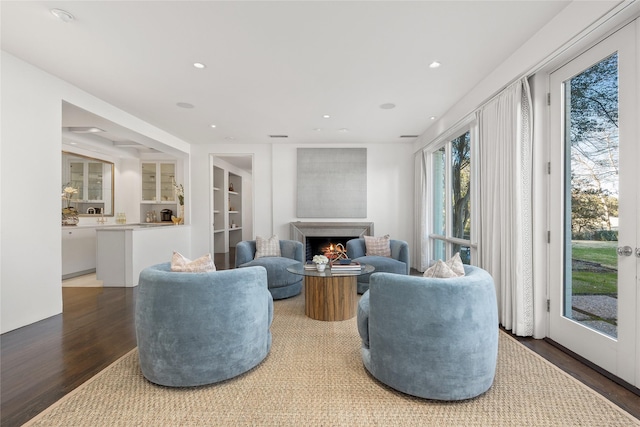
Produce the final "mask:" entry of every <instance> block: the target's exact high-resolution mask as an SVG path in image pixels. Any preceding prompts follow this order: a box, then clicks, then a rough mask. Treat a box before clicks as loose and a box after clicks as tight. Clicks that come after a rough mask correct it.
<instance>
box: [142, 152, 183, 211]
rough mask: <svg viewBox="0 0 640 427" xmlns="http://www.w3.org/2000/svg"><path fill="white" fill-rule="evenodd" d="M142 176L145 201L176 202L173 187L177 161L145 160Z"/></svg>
mask: <svg viewBox="0 0 640 427" xmlns="http://www.w3.org/2000/svg"><path fill="white" fill-rule="evenodd" d="M141 176H142V201H143V202H151V203H158V202H160V203H164V202H169V203H175V202H176V194H175V189H174V187H173V183H174V182H175V177H176V164H175V163H169V162H143V163H142V173H141Z"/></svg>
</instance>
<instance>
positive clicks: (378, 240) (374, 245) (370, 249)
mask: <svg viewBox="0 0 640 427" xmlns="http://www.w3.org/2000/svg"><path fill="white" fill-rule="evenodd" d="M364 245H365V248H366V254H367V255H368V256H369V255H377V256H386V257H390V256H391V240H389V235H388V234H387V235H385V236H383V237H372V236H364Z"/></svg>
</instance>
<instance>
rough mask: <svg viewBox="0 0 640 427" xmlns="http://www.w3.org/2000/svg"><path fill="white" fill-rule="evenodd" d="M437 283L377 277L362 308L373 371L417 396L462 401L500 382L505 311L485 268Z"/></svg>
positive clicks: (365, 353) (367, 360)
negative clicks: (501, 328) (498, 367)
mask: <svg viewBox="0 0 640 427" xmlns="http://www.w3.org/2000/svg"><path fill="white" fill-rule="evenodd" d="M465 272H466V275H465V276H463V277H457V278H452V279H434V278H425V277H416V276H401V275H397V274H389V273H373V274H372V275H371V281H370V288H369V291H368V292H366V293H365V294H364V295H363V296H362V297H361V298H360V302H359V304H358V332H359V333H360V337H361V338H362V351H361V352H362V361H363V363H364V366H365V368H366V369H367V370H368V371H369V372H370V373H371V375H373V376H374V377H375V378H377V379H378V380H379V381H381V382H382V383H384V384H386V385H388V386H390V387H392V388H394V389H396V390H399V391H401V392H403V393H407V394H410V395H413V396H418V397H422V398H426V399H435V400H462V399H469V398H472V397H475V396H478V395H480V394H482V393H484V392H485V391H487V390H488V389H489V388H490V387H491V385H492V384H493V379H494V376H495V372H496V363H497V355H498V309H497V303H496V291H495V286H494V284H493V278H492V277H491V276H490V275H489V273H487V272H486V271H484V270H482V269H480V268H478V267H470V266H465Z"/></svg>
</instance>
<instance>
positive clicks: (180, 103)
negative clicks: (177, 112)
mask: <svg viewBox="0 0 640 427" xmlns="http://www.w3.org/2000/svg"><path fill="white" fill-rule="evenodd" d="M176 105H177V106H178V107H180V108H193V104H189V103H188V102H178V103H176Z"/></svg>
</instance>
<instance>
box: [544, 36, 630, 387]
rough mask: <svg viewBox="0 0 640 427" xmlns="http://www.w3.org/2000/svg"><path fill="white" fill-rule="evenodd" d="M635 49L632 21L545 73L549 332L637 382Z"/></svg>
mask: <svg viewBox="0 0 640 427" xmlns="http://www.w3.org/2000/svg"><path fill="white" fill-rule="evenodd" d="M635 56H636V54H635V42H634V24H631V25H629V26H627V27H626V28H624V29H622V30H620V31H618V32H617V33H616V34H614V35H612V36H610V37H608V38H607V39H606V40H604V41H602V42H601V43H599V44H598V45H596V46H595V47H593V48H591V49H590V50H589V51H587V52H585V53H584V54H582V55H580V56H579V57H577V58H575V59H573V60H572V61H571V62H569V63H567V64H565V65H564V66H563V67H561V68H560V69H558V70H557V71H555V72H554V73H552V74H551V76H550V91H551V108H550V111H551V153H552V156H551V168H550V169H551V178H550V179H551V183H552V185H551V196H552V200H551V202H550V206H551V215H550V218H552V219H551V221H550V224H551V225H552V226H551V227H550V228H551V240H550V242H551V245H550V253H551V260H550V266H551V272H550V273H551V276H550V294H549V336H550V338H552V339H553V340H555V341H557V342H558V343H560V344H562V345H563V346H565V347H567V348H568V349H570V350H572V351H574V352H576V353H577V354H579V355H581V356H583V357H585V358H586V359H588V360H590V361H592V362H593V363H595V364H596V365H598V366H600V367H602V368H604V369H605V370H607V371H609V372H611V373H613V374H614V375H616V376H618V377H620V378H622V379H624V380H626V381H628V382H630V383H632V384H635V385H638V383H637V375H638V374H637V371H638V360H637V357H636V354H637V352H636V341H637V333H638V330H637V328H638V326H637V324H638V317H637V314H636V312H637V310H636V309H637V306H638V292H637V270H638V265H639V264H640V263H639V262H638V260H640V258H636V256H635V254H634V252H635V251H636V249H635V248H638V247H640V245H639V244H638V223H637V218H638V214H639V210H638V205H637V203H638V202H637V199H638V195H639V194H638V193H639V190H638V187H639V186H638V185H637V183H638V182H639V180H640V174H639V173H638V164H639V163H638V160H639V159H638V153H639V152H640V150H638V148H637V137H636V135H637V122H638V120H637V117H638V111H637V106H636V105H637V104H636V102H637V98H638V94H637V92H636V85H637V82H636V79H637V73H636V71H635V70H636V65H635ZM554 183H559V184H560V185H555V184H554ZM556 236H557V238H556ZM638 254H639V255H640V251H638Z"/></svg>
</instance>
